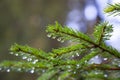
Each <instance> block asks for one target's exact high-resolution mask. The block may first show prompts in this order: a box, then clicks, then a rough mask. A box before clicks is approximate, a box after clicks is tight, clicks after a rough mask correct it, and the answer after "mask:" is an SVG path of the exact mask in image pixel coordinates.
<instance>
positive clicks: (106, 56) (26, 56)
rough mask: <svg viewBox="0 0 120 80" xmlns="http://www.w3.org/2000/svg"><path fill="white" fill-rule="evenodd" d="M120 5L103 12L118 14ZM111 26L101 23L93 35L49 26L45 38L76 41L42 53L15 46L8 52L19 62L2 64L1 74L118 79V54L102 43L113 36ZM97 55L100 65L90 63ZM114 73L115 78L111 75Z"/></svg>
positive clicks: (80, 79)
mask: <svg viewBox="0 0 120 80" xmlns="http://www.w3.org/2000/svg"><path fill="white" fill-rule="evenodd" d="M119 6H120V4H113V5H112V4H110V5H109V6H108V7H107V8H106V9H105V12H107V13H109V12H110V13H114V14H116V12H117V13H119V10H120V7H119ZM112 31H113V30H112V25H110V24H109V23H108V22H101V23H100V24H98V25H96V26H95V29H94V33H93V36H92V37H90V36H88V35H86V34H83V33H82V32H79V31H75V30H73V29H70V28H68V27H67V26H62V25H60V24H59V23H58V22H56V23H55V24H54V25H48V27H47V29H46V32H47V33H48V35H47V36H48V37H51V38H53V39H57V40H58V41H60V42H62V43H63V42H65V41H70V42H75V43H74V44H72V45H70V46H68V47H62V48H58V49H53V50H52V51H51V52H44V51H42V50H39V49H35V48H32V47H29V46H27V45H25V46H22V45H19V44H14V45H12V46H11V48H10V53H11V54H13V55H15V56H19V57H21V58H22V59H23V60H21V61H3V62H1V63H0V70H1V71H5V70H6V71H7V72H10V71H18V72H23V71H25V72H30V73H38V74H40V77H39V78H38V79H37V80H120V76H119V73H120V72H119V70H120V60H119V58H120V52H118V51H117V50H116V49H114V48H113V47H111V46H107V45H106V44H105V40H109V38H110V37H111V36H112V35H111V33H112ZM96 55H99V56H100V57H101V60H102V62H101V63H100V64H96V63H95V61H93V62H92V63H90V60H91V59H92V58H93V57H96ZM112 73H116V74H115V75H111V74H112Z"/></svg>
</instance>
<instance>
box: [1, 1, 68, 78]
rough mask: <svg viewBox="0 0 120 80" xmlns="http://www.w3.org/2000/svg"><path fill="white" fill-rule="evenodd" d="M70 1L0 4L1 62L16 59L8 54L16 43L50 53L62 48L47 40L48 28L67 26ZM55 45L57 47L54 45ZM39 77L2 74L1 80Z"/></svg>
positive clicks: (7, 2) (34, 75)
mask: <svg viewBox="0 0 120 80" xmlns="http://www.w3.org/2000/svg"><path fill="white" fill-rule="evenodd" d="M66 4H67V0H0V61H3V60H13V59H17V58H18V57H17V58H16V57H15V56H12V55H10V54H9V48H10V46H11V45H12V44H14V43H19V44H23V45H24V44H28V45H30V46H31V47H35V48H40V49H43V50H45V51H50V49H51V47H53V48H55V47H58V46H59V43H58V42H57V41H56V40H51V39H49V38H47V36H46V33H45V28H46V26H47V25H48V24H53V23H54V22H55V21H56V20H57V21H59V22H60V23H64V21H65V18H66V17H65V16H66V14H67V10H68V8H67V5H66ZM53 44H54V45H53ZM36 76H37V75H36V74H29V73H15V72H10V73H6V72H0V80H35V79H36Z"/></svg>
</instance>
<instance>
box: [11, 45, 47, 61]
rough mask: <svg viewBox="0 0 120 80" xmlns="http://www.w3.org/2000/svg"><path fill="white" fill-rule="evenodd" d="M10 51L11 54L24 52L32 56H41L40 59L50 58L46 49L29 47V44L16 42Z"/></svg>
mask: <svg viewBox="0 0 120 80" xmlns="http://www.w3.org/2000/svg"><path fill="white" fill-rule="evenodd" d="M10 51H11V54H15V55H18V56H19V55H22V53H23V54H24V53H25V54H29V55H31V56H35V57H37V58H40V59H46V60H48V58H47V57H46V56H48V54H47V53H45V52H44V51H42V50H38V49H35V48H32V47H29V46H27V45H26V46H21V45H18V44H14V45H12V46H11V48H10Z"/></svg>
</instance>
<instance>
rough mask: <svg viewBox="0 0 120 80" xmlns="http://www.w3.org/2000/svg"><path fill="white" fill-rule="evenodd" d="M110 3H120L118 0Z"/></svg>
mask: <svg viewBox="0 0 120 80" xmlns="http://www.w3.org/2000/svg"><path fill="white" fill-rule="evenodd" d="M112 3H120V0H113V1H112Z"/></svg>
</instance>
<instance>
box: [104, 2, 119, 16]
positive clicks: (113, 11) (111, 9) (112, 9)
mask: <svg viewBox="0 0 120 80" xmlns="http://www.w3.org/2000/svg"><path fill="white" fill-rule="evenodd" d="M104 12H105V13H109V14H110V15H114V16H116V15H119V14H120V3H115V4H109V5H108V6H107V7H106V8H105V9H104Z"/></svg>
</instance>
